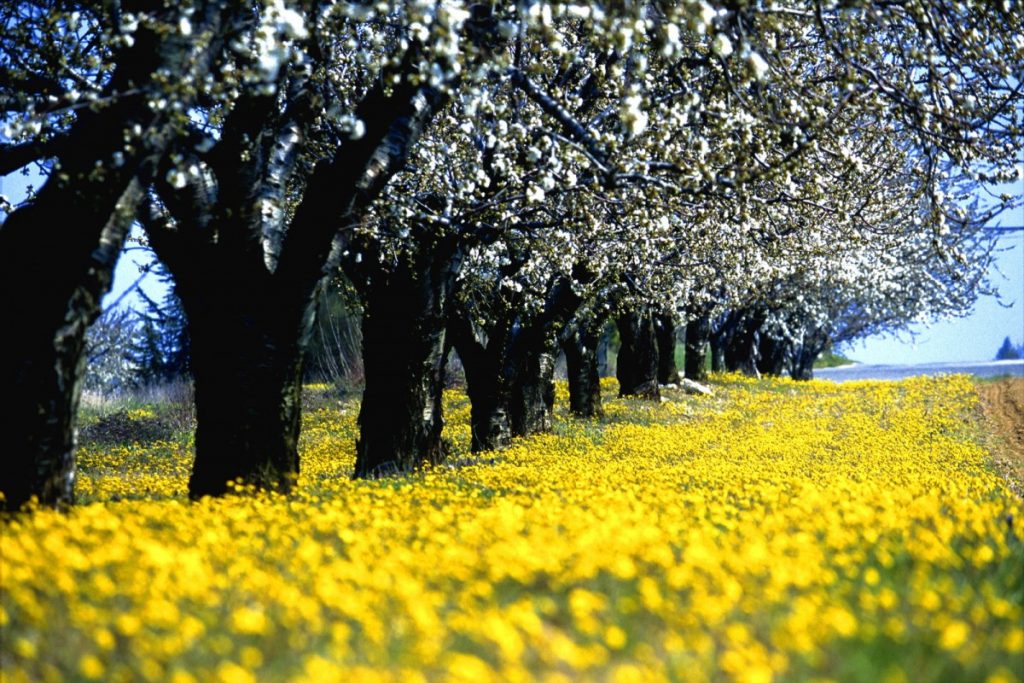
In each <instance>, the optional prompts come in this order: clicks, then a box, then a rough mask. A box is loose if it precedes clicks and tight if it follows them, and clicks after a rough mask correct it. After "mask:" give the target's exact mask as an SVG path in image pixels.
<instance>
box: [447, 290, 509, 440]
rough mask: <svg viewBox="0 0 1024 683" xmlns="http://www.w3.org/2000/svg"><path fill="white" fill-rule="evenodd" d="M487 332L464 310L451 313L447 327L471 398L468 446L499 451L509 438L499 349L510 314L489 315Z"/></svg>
mask: <svg viewBox="0 0 1024 683" xmlns="http://www.w3.org/2000/svg"><path fill="white" fill-rule="evenodd" d="M490 322H491V324H490V325H489V326H488V327H487V330H486V332H485V331H483V330H480V329H477V328H476V327H475V326H474V325H473V323H472V322H471V321H470V319H469V317H468V315H467V314H466V312H465V311H463V310H456V311H453V312H452V315H451V317H450V319H449V324H448V330H449V332H450V337H451V342H452V344H453V346H454V347H455V352H456V353H458V354H459V360H461V361H462V367H463V370H464V371H465V373H466V393H467V394H468V396H469V401H470V414H469V423H470V432H471V434H472V437H471V444H470V449H471V450H472V451H473V452H474V453H479V452H481V451H490V450H498V449H501V448H505V447H507V446H508V444H509V442H510V441H511V439H512V427H511V425H510V424H509V417H508V404H509V387H508V386H507V385H506V384H505V382H504V381H503V374H502V353H501V349H502V348H503V347H504V346H505V344H506V337H507V335H508V334H509V331H510V327H511V316H507V317H501V318H492V320H491V321H490Z"/></svg>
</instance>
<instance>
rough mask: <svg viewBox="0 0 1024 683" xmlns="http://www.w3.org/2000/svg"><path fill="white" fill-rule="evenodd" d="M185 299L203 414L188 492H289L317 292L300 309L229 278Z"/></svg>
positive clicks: (194, 495) (296, 466) (191, 494)
mask: <svg viewBox="0 0 1024 683" xmlns="http://www.w3.org/2000/svg"><path fill="white" fill-rule="evenodd" d="M179 291H182V290H181V289H180V288H179ZM182 301H183V303H184V306H185V312H186V315H187V316H188V319H189V330H190V332H191V334H192V340H193V348H192V372H193V377H194V380H195V405H196V419H197V426H196V437H195V438H196V442H195V451H196V457H195V463H194V464H193V467H192V476H191V478H190V479H189V497H191V498H193V499H196V498H200V497H202V496H219V495H222V494H224V493H226V492H227V491H228V490H229V488H230V487H229V482H238V483H241V484H244V485H252V486H255V487H257V488H261V489H267V490H272V491H279V492H281V493H287V492H289V491H290V490H291V488H292V487H293V485H294V484H295V481H296V479H297V478H298V474H299V453H298V442H299V430H300V427H301V410H302V400H301V399H302V361H303V355H304V353H305V349H306V346H308V344H309V339H310V337H311V336H312V325H313V319H314V315H315V314H314V311H315V310H316V302H315V297H314V298H313V300H310V301H308V302H306V305H305V306H301V305H297V304H295V303H294V302H285V301H282V300H275V299H273V298H270V297H269V295H267V294H265V293H264V294H262V295H261V294H256V293H254V292H248V293H245V292H240V291H238V289H237V288H233V287H231V286H230V285H228V284H226V283H222V284H221V287H220V288H219V289H218V288H215V287H213V286H209V287H205V288H203V289H201V290H198V291H190V292H189V293H187V294H186V293H183V294H182ZM289 311H290V312H291V314H290V313H288V312H289Z"/></svg>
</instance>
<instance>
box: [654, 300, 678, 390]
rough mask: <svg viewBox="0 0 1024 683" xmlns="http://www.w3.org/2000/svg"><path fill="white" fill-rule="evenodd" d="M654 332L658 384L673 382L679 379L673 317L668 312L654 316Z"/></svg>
mask: <svg viewBox="0 0 1024 683" xmlns="http://www.w3.org/2000/svg"><path fill="white" fill-rule="evenodd" d="M654 334H655V339H656V341H657V345H658V384H675V383H676V382H678V381H679V366H678V365H676V321H675V318H674V317H673V316H672V315H671V314H670V313H662V314H659V315H656V316H654Z"/></svg>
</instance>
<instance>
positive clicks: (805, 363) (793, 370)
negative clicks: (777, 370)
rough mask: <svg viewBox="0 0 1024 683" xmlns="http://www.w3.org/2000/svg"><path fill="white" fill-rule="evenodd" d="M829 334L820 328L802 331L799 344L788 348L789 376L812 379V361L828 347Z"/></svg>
mask: <svg viewBox="0 0 1024 683" xmlns="http://www.w3.org/2000/svg"><path fill="white" fill-rule="evenodd" d="M830 342H831V340H830V339H829V335H828V334H827V333H826V332H824V331H821V330H815V331H813V332H811V333H809V334H808V333H804V338H803V340H802V341H801V342H800V343H799V344H794V345H792V347H791V348H790V349H789V376H790V377H792V378H793V379H795V380H797V381H807V380H811V379H814V361H816V360H817V359H818V356H819V355H821V353H822V352H823V351H824V350H825V349H826V348H828V347H829V344H830Z"/></svg>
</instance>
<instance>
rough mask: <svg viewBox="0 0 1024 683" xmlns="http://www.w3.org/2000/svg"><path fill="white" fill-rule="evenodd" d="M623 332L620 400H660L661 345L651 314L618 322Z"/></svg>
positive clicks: (630, 315) (621, 318)
mask: <svg viewBox="0 0 1024 683" xmlns="http://www.w3.org/2000/svg"><path fill="white" fill-rule="evenodd" d="M616 324H617V325H618V328H619V339H620V341H621V346H620V347H619V356H618V360H617V364H616V370H615V376H616V377H617V378H618V380H619V396H636V397H638V398H646V399H653V400H658V399H659V398H660V397H661V394H660V393H659V392H658V345H657V342H656V341H655V336H654V319H653V317H652V316H651V315H650V314H649V313H647V312H643V313H626V314H624V315H621V316H619V319H618V320H617V321H616Z"/></svg>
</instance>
